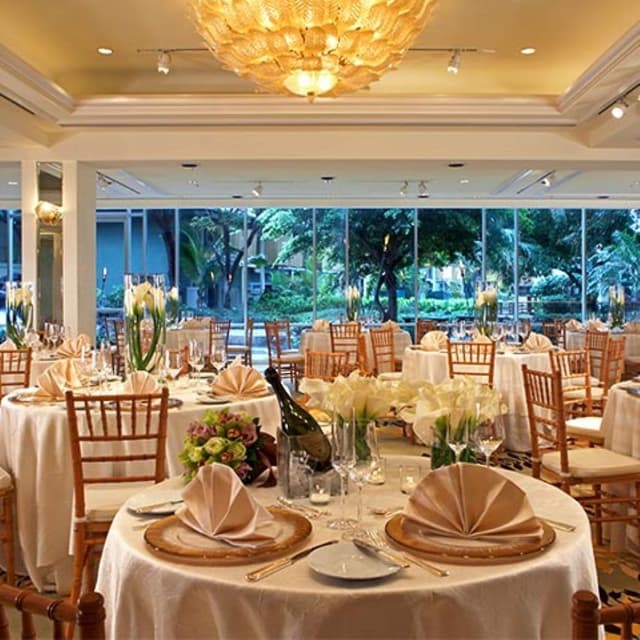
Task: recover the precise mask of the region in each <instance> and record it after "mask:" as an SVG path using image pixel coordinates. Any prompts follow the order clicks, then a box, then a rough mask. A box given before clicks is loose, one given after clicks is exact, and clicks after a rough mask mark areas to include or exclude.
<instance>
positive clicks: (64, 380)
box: [35, 358, 83, 398]
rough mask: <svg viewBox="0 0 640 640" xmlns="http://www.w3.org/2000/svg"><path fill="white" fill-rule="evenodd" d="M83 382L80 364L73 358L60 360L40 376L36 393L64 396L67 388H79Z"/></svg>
mask: <svg viewBox="0 0 640 640" xmlns="http://www.w3.org/2000/svg"><path fill="white" fill-rule="evenodd" d="M82 384H83V381H82V376H81V374H80V369H79V368H78V365H77V364H76V363H75V362H74V361H73V360H71V359H69V358H67V359H65V360H59V361H58V362H56V363H54V364H52V365H51V366H50V367H48V368H47V370H46V371H44V372H43V373H41V374H40V375H39V376H38V390H37V391H36V393H35V395H36V396H40V397H46V398H64V392H65V391H66V390H67V389H77V388H79V387H81V386H82Z"/></svg>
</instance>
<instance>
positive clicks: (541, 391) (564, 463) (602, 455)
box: [522, 365, 640, 544]
mask: <svg viewBox="0 0 640 640" xmlns="http://www.w3.org/2000/svg"><path fill="white" fill-rule="evenodd" d="M522 375H523V380H524V388H525V396H526V399H527V411H528V416H529V434H530V437H531V462H532V473H533V477H534V478H538V479H544V480H545V481H548V482H551V483H552V484H555V485H557V486H559V487H560V488H561V489H562V490H563V491H565V492H566V493H568V494H569V495H572V496H573V497H574V498H575V499H576V500H577V501H578V502H580V503H581V504H582V505H583V506H584V507H585V508H586V513H587V516H588V517H589V520H590V521H591V523H592V524H593V525H595V528H596V544H601V543H602V523H603V522H626V523H628V524H630V525H633V526H634V527H636V529H637V528H638V527H639V525H640V511H639V509H640V460H636V459H635V458H632V457H630V456H625V455H623V454H621V453H616V452H614V451H611V450H609V449H606V448H599V447H598V448H587V447H579V448H575V449H570V448H569V443H568V440H567V429H566V422H565V415H566V414H565V404H566V402H565V398H564V396H563V387H562V377H561V375H560V371H558V370H555V371H552V372H551V373H547V372H543V371H533V370H530V369H529V368H528V367H527V366H526V365H522ZM577 485H581V486H580V492H579V494H577V495H575V494H574V493H573V492H572V489H573V487H576V486H577ZM605 485H622V486H624V488H625V489H627V490H628V494H627V495H622V492H621V494H620V495H614V494H613V493H610V492H609V491H608V490H606V486H605ZM625 507H626V509H624V508H625ZM627 509H628V510H627Z"/></svg>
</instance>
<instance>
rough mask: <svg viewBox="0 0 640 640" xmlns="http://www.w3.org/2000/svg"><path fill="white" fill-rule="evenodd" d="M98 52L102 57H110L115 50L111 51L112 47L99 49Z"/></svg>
mask: <svg viewBox="0 0 640 640" xmlns="http://www.w3.org/2000/svg"><path fill="white" fill-rule="evenodd" d="M96 51H97V52H98V53H99V54H100V55H101V56H110V55H111V54H112V53H113V49H111V48H110V47H98V48H97V49H96Z"/></svg>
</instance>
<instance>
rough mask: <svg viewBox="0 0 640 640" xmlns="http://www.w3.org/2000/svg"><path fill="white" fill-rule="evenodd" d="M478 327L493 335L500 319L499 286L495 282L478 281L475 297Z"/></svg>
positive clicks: (483, 331) (480, 330)
mask: <svg viewBox="0 0 640 640" xmlns="http://www.w3.org/2000/svg"><path fill="white" fill-rule="evenodd" d="M474 307H475V317H476V322H475V324H476V329H477V330H478V332H479V333H481V334H482V335H485V336H489V337H491V335H492V334H493V330H494V328H495V326H496V322H497V320H498V288H497V286H496V285H495V284H489V283H488V282H478V284H477V286H476V299H475V305H474Z"/></svg>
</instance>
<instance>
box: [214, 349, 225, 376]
mask: <svg viewBox="0 0 640 640" xmlns="http://www.w3.org/2000/svg"><path fill="white" fill-rule="evenodd" d="M211 364H212V366H213V368H214V369H215V370H216V373H220V372H221V371H222V370H223V369H224V368H225V366H226V364H227V351H226V349H225V348H224V345H222V344H220V345H212V347H211Z"/></svg>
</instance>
